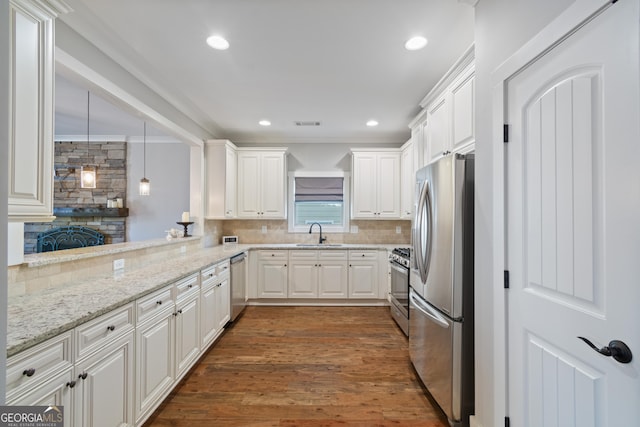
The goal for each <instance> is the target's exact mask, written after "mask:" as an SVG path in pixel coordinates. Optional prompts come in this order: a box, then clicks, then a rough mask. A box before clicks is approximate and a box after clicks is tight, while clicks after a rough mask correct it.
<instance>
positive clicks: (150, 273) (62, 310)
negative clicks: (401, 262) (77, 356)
mask: <svg viewBox="0 0 640 427" xmlns="http://www.w3.org/2000/svg"><path fill="white" fill-rule="evenodd" d="M143 245H144V244H143ZM398 246H403V245H398V244H396V245H380V244H344V245H339V246H331V245H326V244H325V245H322V246H321V245H311V246H306V244H305V246H299V245H298V244H295V243H285V244H239V245H232V246H215V247H211V248H202V249H197V250H191V251H188V252H187V253H185V254H183V255H180V256H177V257H175V258H172V259H169V260H164V261H162V262H161V263H154V264H151V265H148V266H146V267H141V268H137V269H132V270H129V271H127V270H126V269H125V270H124V272H120V273H114V274H111V275H107V276H103V277H95V278H91V279H90V280H82V281H79V282H78V283H73V284H69V285H68V286H65V287H64V288H59V289H52V290H47V291H43V292H39V293H37V294H33V295H20V296H15V297H11V298H9V301H8V313H7V314H8V316H7V317H8V319H7V357H10V356H13V355H15V354H17V353H19V352H20V351H23V350H26V349H28V348H30V347H33V346H34V345H36V344H39V343H41V342H44V341H46V340H47V339H49V338H52V337H54V336H56V335H59V334H61V333H63V332H66V331H69V330H71V329H73V328H75V327H76V326H79V325H81V324H83V323H85V322H87V321H89V320H92V319H94V318H96V317H99V316H101V315H103V314H106V313H108V312H110V311H112V310H114V309H116V308H118V307H121V306H123V305H125V304H128V303H130V302H132V301H135V300H136V299H138V298H140V297H142V296H144V295H146V294H149V293H151V292H153V291H155V290H158V289H160V288H162V287H164V286H166V285H169V284H171V283H173V282H175V281H177V280H180V279H182V278H184V277H187V276H189V275H191V274H193V273H196V272H199V271H200V270H201V269H202V268H204V267H207V266H209V265H212V264H215V263H218V262H220V261H224V260H226V259H229V258H231V257H232V256H233V255H236V254H238V253H240V252H243V251H247V250H251V249H267V250H268V249H272V250H275V249H312V250H317V249H370V250H374V249H375V250H380V249H383V250H391V249H393V248H395V247H398ZM404 246H408V245H404ZM146 247H149V246H148V244H147V246H146ZM113 250H116V251H117V250H118V249H117V248H114V249H113ZM113 250H112V251H108V252H107V253H113ZM86 256H96V255H90V254H89V253H87V255H86ZM51 262H55V261H53V258H52V261H51ZM47 263H48V262H43V263H40V262H39V263H38V265H44V264H47Z"/></svg>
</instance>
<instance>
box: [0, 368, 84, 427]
mask: <svg viewBox="0 0 640 427" xmlns="http://www.w3.org/2000/svg"><path fill="white" fill-rule="evenodd" d="M72 385H75V383H74V379H73V371H72V370H71V369H67V370H66V371H64V372H61V373H59V374H56V375H52V376H51V377H50V378H48V379H47V380H46V381H42V383H41V384H39V385H38V387H35V388H33V389H30V390H29V392H28V393H26V394H24V395H22V396H20V397H17V398H15V399H13V400H8V399H7V405H10V406H15V405H24V406H62V407H63V411H64V413H63V417H64V426H65V427H71V426H74V425H76V426H78V425H80V426H81V425H82V424H74V423H73V386H72Z"/></svg>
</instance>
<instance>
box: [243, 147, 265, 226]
mask: <svg viewBox="0 0 640 427" xmlns="http://www.w3.org/2000/svg"><path fill="white" fill-rule="evenodd" d="M260 162H261V156H260V153H256V152H241V153H238V200H237V201H238V218H259V217H260V212H261V211H262V210H261V207H262V197H261V192H262V186H261V182H260V181H261V172H260Z"/></svg>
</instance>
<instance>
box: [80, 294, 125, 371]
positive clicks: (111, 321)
mask: <svg viewBox="0 0 640 427" xmlns="http://www.w3.org/2000/svg"><path fill="white" fill-rule="evenodd" d="M133 327H134V314H133V303H131V304H128V305H126V306H125V307H122V308H118V309H116V310H114V311H112V312H110V313H107V314H105V315H103V316H100V317H98V318H97V319H94V320H92V321H90V322H87V323H85V324H83V325H81V326H78V327H77V328H76V329H75V347H76V353H75V354H76V361H77V360H78V359H80V358H82V357H84V356H87V355H88V354H90V353H92V352H93V351H95V350H97V349H99V348H100V347H103V346H104V345H106V344H107V343H109V342H110V341H113V340H114V339H116V338H118V337H119V336H121V335H122V334H124V333H126V332H129V331H131V330H133Z"/></svg>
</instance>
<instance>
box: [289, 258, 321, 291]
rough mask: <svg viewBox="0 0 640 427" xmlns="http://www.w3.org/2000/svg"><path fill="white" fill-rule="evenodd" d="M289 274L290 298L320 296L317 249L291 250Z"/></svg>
mask: <svg viewBox="0 0 640 427" xmlns="http://www.w3.org/2000/svg"><path fill="white" fill-rule="evenodd" d="M288 274H289V298H317V297H318V256H317V251H306V250H300V251H291V255H290V260H289V273H288Z"/></svg>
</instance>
